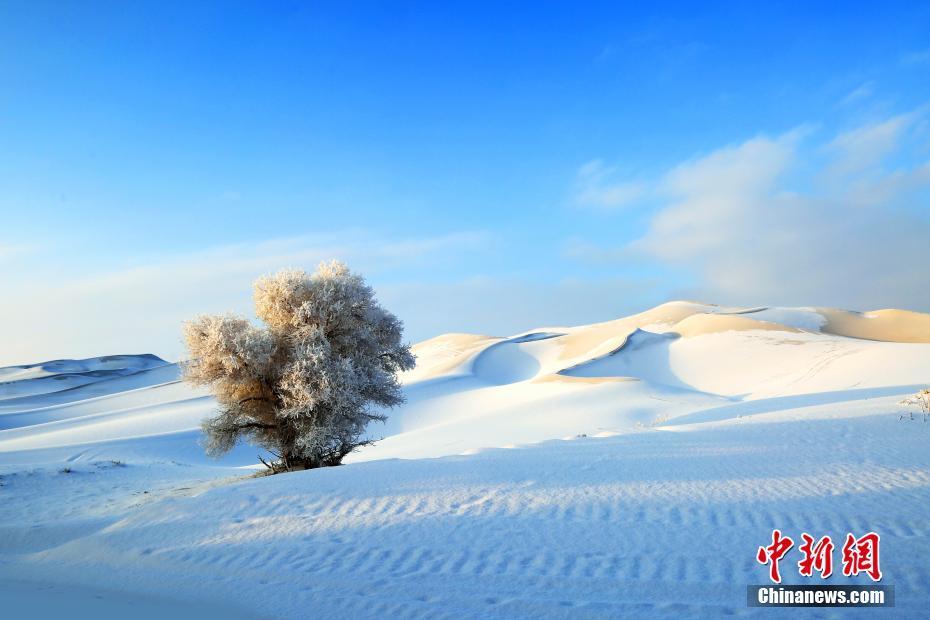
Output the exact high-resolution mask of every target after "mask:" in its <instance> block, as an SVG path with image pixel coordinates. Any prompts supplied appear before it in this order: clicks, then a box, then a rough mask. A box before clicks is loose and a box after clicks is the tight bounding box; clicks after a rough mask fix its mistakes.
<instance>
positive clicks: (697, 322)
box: [674, 314, 801, 338]
mask: <svg viewBox="0 0 930 620" xmlns="http://www.w3.org/2000/svg"><path fill="white" fill-rule="evenodd" d="M674 330H675V331H676V332H678V333H679V334H681V336H682V337H683V338H693V337H694V336H704V335H706V334H718V333H721V332H731V331H736V332H743V331H751V330H766V331H779V332H789V333H800V332H801V330H799V329H796V328H794V327H788V326H787V325H782V324H781V323H771V322H769V321H758V320H756V319H751V318H749V317H747V316H745V315H742V314H692V315H691V316H689V317H687V318H685V319H682V320H681V321H679V322H678V323H676V324H675V327H674Z"/></svg>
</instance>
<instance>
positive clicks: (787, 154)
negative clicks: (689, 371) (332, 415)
mask: <svg viewBox="0 0 930 620" xmlns="http://www.w3.org/2000/svg"><path fill="white" fill-rule="evenodd" d="M768 4H770V5H771V6H761V5H758V4H757V3H728V4H715V5H713V6H708V4H707V3H689V4H675V3H668V4H665V5H663V6H656V7H644V6H640V7H633V6H622V5H621V4H620V3H604V4H578V3H568V2H559V3H538V2H534V3H476V2H467V3H430V4H427V3H421V4H407V3H331V4H328V5H327V4H322V3H296V2H295V3H259V2H253V3H231V2H223V3H215V4H213V3H208V2H202V3H201V2H198V3H170V2H157V3H156V2H152V3H131V4H127V3H119V2H106V3H93V2H81V3H77V2H75V3H64V2H54V3H42V2H5V3H3V4H2V5H0V136H2V140H0V214H2V223H3V225H2V228H0V273H3V278H4V280H5V282H4V288H5V289H6V290H7V291H8V300H9V301H6V302H4V304H2V308H0V339H2V341H3V342H4V343H5V346H4V350H3V351H0V363H19V362H29V361H38V360H40V359H45V358H48V357H65V356H84V355H99V354H107V353H116V352H142V351H152V352H155V353H158V354H161V355H164V356H167V357H177V356H178V355H179V354H180V353H181V349H180V342H179V338H178V335H177V334H178V323H179V321H180V320H182V319H184V318H186V317H189V316H191V315H192V314H196V313H197V312H201V311H203V312H217V311H224V310H227V309H228V310H233V311H238V312H244V313H248V312H249V309H250V301H249V286H250V282H251V280H252V279H253V278H254V277H255V276H256V275H259V274H261V273H264V272H267V271H271V270H274V269H277V268H279V267H284V266H298V267H306V268H312V267H313V266H314V265H315V263H316V262H317V261H318V260H321V259H323V258H328V257H330V256H336V257H339V258H343V259H344V260H346V261H347V262H349V263H350V265H351V266H353V267H355V268H356V269H358V270H360V271H362V272H364V273H365V274H366V275H367V276H368V277H369V279H370V280H371V281H372V283H373V284H374V285H375V286H376V288H377V289H378V291H379V294H380V295H381V297H382V299H383V300H384V302H385V304H386V305H388V306H389V307H390V308H392V309H393V310H395V312H396V313H397V314H398V315H400V316H401V317H402V318H403V319H405V322H406V323H407V327H408V335H409V336H410V338H411V339H413V340H419V339H422V338H426V337H429V336H431V335H435V334H437V333H440V332H444V331H478V332H485V333H496V334H506V333H512V332H515V331H519V330H521V329H527V328H531V327H534V326H538V325H552V324H572V323H583V322H592V321H596V320H606V319H610V318H614V317H617V316H620V315H623V314H628V313H631V312H634V311H638V310H641V309H645V308H647V307H650V306H652V305H655V304H658V303H661V302H663V301H666V300H668V299H674V298H683V297H684V298H699V299H702V300H706V301H710V302H715V303H721V304H731V303H732V304H747V305H765V304H791V305H835V306H843V307H850V308H857V309H863V310H866V309H872V308H877V307H887V306H895V307H906V308H911V309H915V310H923V311H930V276H928V273H927V272H928V269H927V266H928V262H930V261H928V259H927V252H926V246H927V239H930V236H928V235H930V202H928V191H930V164H928V162H930V129H928V126H927V117H928V114H930V112H928V108H927V106H928V104H930V5H928V4H926V3H903V2H902V3H884V4H883V5H880V4H879V3H863V4H862V5H861V6H856V5H854V4H853V3H812V7H801V6H800V5H794V4H792V3H788V4H776V3H768Z"/></svg>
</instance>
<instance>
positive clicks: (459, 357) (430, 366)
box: [405, 333, 501, 381]
mask: <svg viewBox="0 0 930 620" xmlns="http://www.w3.org/2000/svg"><path fill="white" fill-rule="evenodd" d="M499 340H501V339H500V338H495V337H493V336H483V335H480V334H459V333H453V334H442V335H441V336H436V337H435V338H430V339H429V340H424V341H423V342H420V343H417V344H415V345H413V347H412V348H411V351H412V352H413V354H414V355H416V356H417V365H416V367H415V368H414V369H413V370H412V371H410V372H409V373H405V380H407V381H418V380H421V379H427V378H429V377H434V376H437V375H442V374H445V373H448V372H450V371H452V370H455V369H456V368H458V367H459V366H461V365H462V364H464V363H465V362H466V361H467V360H468V359H469V358H470V357H471V356H473V355H475V354H476V353H478V352H479V351H481V350H482V349H483V348H485V347H487V346H488V345H490V344H493V343H494V342H497V341H499Z"/></svg>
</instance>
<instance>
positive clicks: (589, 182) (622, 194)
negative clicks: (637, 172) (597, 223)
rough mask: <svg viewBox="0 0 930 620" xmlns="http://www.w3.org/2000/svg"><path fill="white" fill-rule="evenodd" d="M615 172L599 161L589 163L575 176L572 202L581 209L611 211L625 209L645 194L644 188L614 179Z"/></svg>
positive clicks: (635, 183)
mask: <svg viewBox="0 0 930 620" xmlns="http://www.w3.org/2000/svg"><path fill="white" fill-rule="evenodd" d="M616 176H617V170H616V169H615V168H610V167H606V166H604V163H603V162H602V161H601V160H594V161H590V162H588V163H586V164H584V165H583V166H581V168H579V169H578V172H577V173H576V175H575V190H574V202H575V204H577V205H579V206H583V207H591V208H595V209H603V210H613V209H619V208H622V207H625V206H627V205H629V204H631V203H633V202H634V201H636V200H637V199H639V198H641V197H642V196H643V195H644V194H645V193H646V186H645V185H644V184H642V183H638V182H633V181H619V180H617V179H616Z"/></svg>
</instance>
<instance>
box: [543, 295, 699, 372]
mask: <svg viewBox="0 0 930 620" xmlns="http://www.w3.org/2000/svg"><path fill="white" fill-rule="evenodd" d="M710 308H713V306H708V305H705V304H697V303H692V302H684V301H671V302H668V303H665V304H662V305H661V306H656V307H655V308H653V309H651V310H647V311H646V312H641V313H640V314H634V315H633V316H629V317H626V318H623V319H617V320H614V321H607V322H605V323H596V324H594V325H586V326H584V327H580V328H577V329H575V330H574V331H572V332H571V333H569V334H566V335H565V336H563V337H562V338H561V341H560V342H561V343H562V345H563V347H562V351H561V353H560V354H559V359H563V360H568V359H577V358H580V357H586V358H594V357H598V356H601V355H604V354H606V353H609V352H610V351H613V350H615V349H617V348H619V347H621V346H623V343H624V342H626V339H627V338H628V337H629V336H630V334H632V333H633V332H634V331H636V330H637V329H641V328H643V327H646V326H648V325H656V324H667V325H674V324H675V323H678V322H679V321H681V320H682V319H685V318H687V317H689V316H691V315H693V314H697V313H701V312H706V311H707V310H709V309H710Z"/></svg>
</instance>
